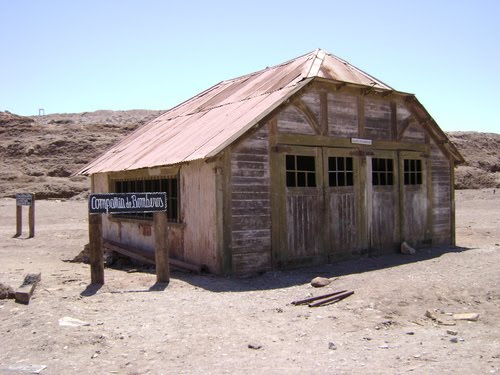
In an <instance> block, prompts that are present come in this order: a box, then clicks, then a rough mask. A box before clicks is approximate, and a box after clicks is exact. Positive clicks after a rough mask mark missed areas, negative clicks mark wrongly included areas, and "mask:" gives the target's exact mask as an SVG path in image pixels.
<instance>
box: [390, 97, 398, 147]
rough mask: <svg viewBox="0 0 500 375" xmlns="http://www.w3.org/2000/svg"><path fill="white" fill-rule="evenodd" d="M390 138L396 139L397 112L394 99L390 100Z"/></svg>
mask: <svg viewBox="0 0 500 375" xmlns="http://www.w3.org/2000/svg"><path fill="white" fill-rule="evenodd" d="M391 139H392V140H393V141H397V140H398V112H397V107H396V102H395V101H394V100H391Z"/></svg>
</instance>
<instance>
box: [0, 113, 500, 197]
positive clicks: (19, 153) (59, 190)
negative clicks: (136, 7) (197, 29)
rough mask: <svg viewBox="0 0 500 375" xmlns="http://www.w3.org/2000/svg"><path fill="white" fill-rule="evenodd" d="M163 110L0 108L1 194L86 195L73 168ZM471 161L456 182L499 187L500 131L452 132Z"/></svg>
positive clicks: (84, 180) (460, 185)
mask: <svg viewBox="0 0 500 375" xmlns="http://www.w3.org/2000/svg"><path fill="white" fill-rule="evenodd" d="M164 112H165V111H163V110H160V111H151V110H130V111H107V110H103V111H96V112H84V113H68V114H52V115H46V116H32V117H24V116H18V115H15V114H12V113H10V112H0V197H13V196H14V195H15V193H17V192H34V193H36V194H37V197H38V198H41V199H43V198H70V197H75V196H76V197H78V196H81V197H83V196H86V194H88V189H89V186H90V182H89V179H88V178H87V177H84V176H77V177H70V176H71V174H72V173H74V172H75V171H77V170H78V169H80V168H81V167H83V166H84V165H85V164H87V163H88V162H89V161H91V160H92V159H94V158H95V157H97V156H98V155H99V154H100V153H102V152H103V151H104V150H106V149H107V148H108V147H109V146H111V145H112V144H114V143H116V142H117V141H118V140H120V139H122V138H123V137H124V136H125V135H127V134H129V133H130V132H131V131H132V130H134V129H136V128H137V127H138V126H140V125H142V124H144V123H146V122H147V121H149V120H151V119H153V118H155V117H157V116H159V115H160V114H162V113H164ZM448 136H449V137H450V140H451V141H452V142H454V143H455V144H456V146H457V147H458V149H459V150H460V152H461V153H462V155H464V157H465V159H466V160H467V162H468V165H466V166H460V167H458V169H457V171H456V176H455V177H456V178H455V181H456V187H457V188H459V189H478V188H492V187H500V135H499V134H492V133H477V132H450V133H448Z"/></svg>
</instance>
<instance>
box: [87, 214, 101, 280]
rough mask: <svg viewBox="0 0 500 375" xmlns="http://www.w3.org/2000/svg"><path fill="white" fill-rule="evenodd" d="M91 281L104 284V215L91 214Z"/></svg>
mask: <svg viewBox="0 0 500 375" xmlns="http://www.w3.org/2000/svg"><path fill="white" fill-rule="evenodd" d="M89 246H90V282H91V284H101V285H102V284H104V253H103V246H102V215H90V214H89Z"/></svg>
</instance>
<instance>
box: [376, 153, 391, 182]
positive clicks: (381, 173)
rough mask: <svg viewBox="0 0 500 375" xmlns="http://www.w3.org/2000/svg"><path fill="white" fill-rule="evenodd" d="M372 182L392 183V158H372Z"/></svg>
mask: <svg viewBox="0 0 500 375" xmlns="http://www.w3.org/2000/svg"><path fill="white" fill-rule="evenodd" d="M372 184H373V185H393V184H394V163H393V160H392V159H380V158H372Z"/></svg>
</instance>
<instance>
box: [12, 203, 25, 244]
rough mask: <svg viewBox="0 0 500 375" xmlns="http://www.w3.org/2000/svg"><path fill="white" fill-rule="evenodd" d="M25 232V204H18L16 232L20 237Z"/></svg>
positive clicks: (16, 235)
mask: <svg viewBox="0 0 500 375" xmlns="http://www.w3.org/2000/svg"><path fill="white" fill-rule="evenodd" d="M22 233H23V206H17V205H16V234H15V235H14V237H19V236H20V235H21V234H22Z"/></svg>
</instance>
